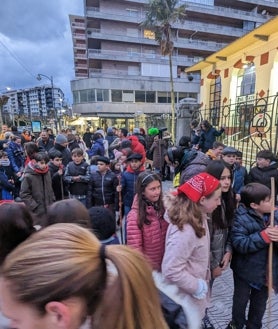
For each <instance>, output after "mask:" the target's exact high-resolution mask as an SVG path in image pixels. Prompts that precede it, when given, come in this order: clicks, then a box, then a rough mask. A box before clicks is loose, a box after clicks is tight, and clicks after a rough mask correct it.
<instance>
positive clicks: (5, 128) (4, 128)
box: [2, 125, 8, 134]
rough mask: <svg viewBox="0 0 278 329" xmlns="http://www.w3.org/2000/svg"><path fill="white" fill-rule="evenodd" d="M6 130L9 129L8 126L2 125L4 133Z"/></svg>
mask: <svg viewBox="0 0 278 329" xmlns="http://www.w3.org/2000/svg"><path fill="white" fill-rule="evenodd" d="M6 131H8V126H7V125H2V134H4V133H5V132H6Z"/></svg>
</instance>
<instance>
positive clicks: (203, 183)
mask: <svg viewBox="0 0 278 329" xmlns="http://www.w3.org/2000/svg"><path fill="white" fill-rule="evenodd" d="M219 186H220V182H219V180H218V179H216V178H215V177H213V176H211V175H210V174H208V173H204V172H203V173H200V174H198V175H195V176H193V177H192V178H190V179H189V180H188V181H187V182H185V183H184V184H183V185H181V186H179V187H178V194H180V193H184V194H185V195H186V196H187V197H188V198H189V199H190V200H192V201H194V202H198V201H199V200H200V199H201V197H202V196H208V195H210V194H211V193H213V192H214V191H215V190H217V189H218V187H219Z"/></svg>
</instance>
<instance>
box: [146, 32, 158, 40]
mask: <svg viewBox="0 0 278 329" xmlns="http://www.w3.org/2000/svg"><path fill="white" fill-rule="evenodd" d="M144 38H145V39H151V40H154V39H155V33H154V32H153V31H150V30H144Z"/></svg>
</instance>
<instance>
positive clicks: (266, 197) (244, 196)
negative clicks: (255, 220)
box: [240, 183, 271, 215]
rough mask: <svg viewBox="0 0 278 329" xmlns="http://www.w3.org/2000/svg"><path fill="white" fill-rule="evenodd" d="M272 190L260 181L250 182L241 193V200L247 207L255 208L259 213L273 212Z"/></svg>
mask: <svg viewBox="0 0 278 329" xmlns="http://www.w3.org/2000/svg"><path fill="white" fill-rule="evenodd" d="M270 201H271V191H270V189H269V188H268V187H267V186H265V185H263V184H260V183H250V184H247V185H245V186H244V187H243V188H242V190H241V193H240V202H241V203H243V204H244V205H245V207H250V208H252V209H254V210H255V211H256V212H258V213H259V214H261V215H263V214H265V213H270V212H271V202H270Z"/></svg>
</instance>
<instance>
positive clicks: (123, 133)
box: [119, 128, 128, 138]
mask: <svg viewBox="0 0 278 329" xmlns="http://www.w3.org/2000/svg"><path fill="white" fill-rule="evenodd" d="M127 134H128V130H127V129H126V128H120V129H119V137H120V138H124V137H127Z"/></svg>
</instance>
